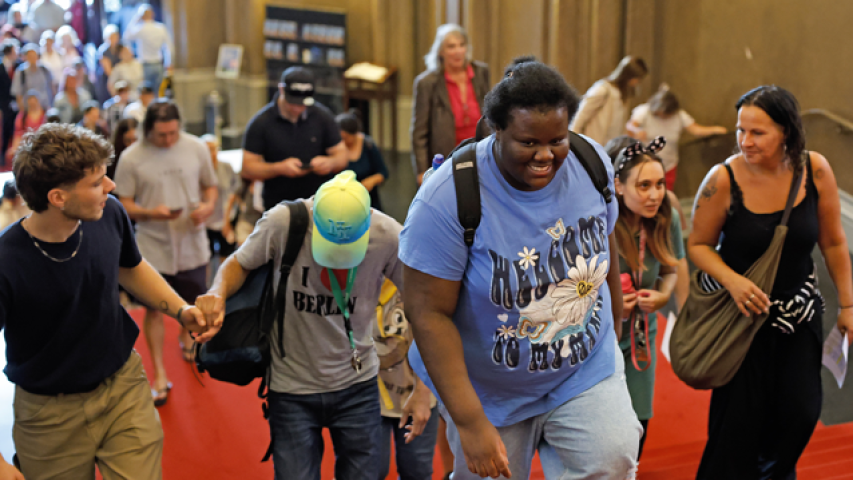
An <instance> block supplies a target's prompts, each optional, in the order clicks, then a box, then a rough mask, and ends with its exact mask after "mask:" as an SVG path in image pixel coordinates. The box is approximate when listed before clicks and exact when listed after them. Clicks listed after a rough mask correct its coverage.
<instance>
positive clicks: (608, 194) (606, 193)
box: [601, 187, 613, 203]
mask: <svg viewBox="0 0 853 480" xmlns="http://www.w3.org/2000/svg"><path fill="white" fill-rule="evenodd" d="M601 194H602V195H604V201H605V202H606V203H610V201H611V200H613V192H611V191H610V187H604V190H602V191H601Z"/></svg>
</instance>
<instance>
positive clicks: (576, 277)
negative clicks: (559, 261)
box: [551, 255, 607, 325]
mask: <svg viewBox="0 0 853 480" xmlns="http://www.w3.org/2000/svg"><path fill="white" fill-rule="evenodd" d="M598 257H599V256H598V255H596V256H594V257H592V258H591V259H589V264H587V263H586V260H584V258H583V257H582V256H580V255H578V256H577V257H575V266H574V267H572V269H571V270H569V278H567V279H565V280H562V281H560V283H558V284H557V288H556V289H555V290H554V293H552V294H551V296H552V297H554V298H556V299H557V300H555V301H554V310H553V312H554V316H555V317H556V321H557V323H559V324H560V325H580V324H582V323H583V321H584V319H585V317H586V316H587V313H589V312H590V308H591V307H592V306H593V305H594V304H595V299H596V298H598V289H599V288H600V287H601V285H602V284H603V283H604V280H605V279H606V278H607V260H603V261H601V263H599V262H598Z"/></svg>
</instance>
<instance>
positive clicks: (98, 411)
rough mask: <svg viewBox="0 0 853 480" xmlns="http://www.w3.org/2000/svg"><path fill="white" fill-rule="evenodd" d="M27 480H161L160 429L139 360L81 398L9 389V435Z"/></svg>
mask: <svg viewBox="0 0 853 480" xmlns="http://www.w3.org/2000/svg"><path fill="white" fill-rule="evenodd" d="M12 436H13V438H14V440H15V449H16V450H17V456H18V460H19V462H20V464H21V473H23V474H24V476H25V477H26V478H27V480H41V479H94V478H95V464H96V463H97V465H98V469H99V470H100V472H101V474H102V475H103V477H104V480H113V479H130V478H133V479H142V480H149V479H158V480H159V479H162V478H163V473H162V468H161V460H162V453H163V429H162V428H161V426H160V417H159V416H158V414H157V411H156V409H155V408H154V402H152V401H151V391H150V390H149V386H148V379H147V378H146V377H145V371H144V370H143V368H142V361H141V359H140V357H139V354H138V353H136V351H133V352H132V353H131V354H130V358H129V359H128V361H127V363H125V364H124V366H123V367H122V368H121V369H120V370H119V371H118V372H116V373H115V374H114V375H113V376H111V377H110V378H108V379H106V380H105V381H104V382H103V383H102V384H101V385H100V386H99V387H98V388H96V389H95V390H93V391H91V392H87V393H78V394H69V395H56V396H46V395H36V394H33V393H29V392H27V391H25V390H24V389H22V388H21V387H16V388H15V425H14V428H13V429H12Z"/></svg>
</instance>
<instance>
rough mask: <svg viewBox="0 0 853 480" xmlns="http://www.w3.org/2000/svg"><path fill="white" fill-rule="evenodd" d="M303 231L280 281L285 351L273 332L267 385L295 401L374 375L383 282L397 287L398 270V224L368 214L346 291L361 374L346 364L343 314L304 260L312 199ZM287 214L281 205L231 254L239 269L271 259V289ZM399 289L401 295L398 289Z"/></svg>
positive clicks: (315, 267) (400, 282)
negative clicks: (366, 235)
mask: <svg viewBox="0 0 853 480" xmlns="http://www.w3.org/2000/svg"><path fill="white" fill-rule="evenodd" d="M305 203H306V206H307V207H308V211H309V223H308V225H309V228H308V231H307V233H306V234H305V240H304V243H303V244H302V249H301V250H300V251H299V256H298V257H297V259H296V263H295V264H294V265H293V269H292V270H291V272H290V277H289V278H288V282H287V296H286V297H285V298H286V307H285V317H284V332H285V336H284V350H285V352H286V354H287V355H286V357H285V358H282V357H281V352H280V351H279V348H278V339H279V333H278V328H277V326H276V327H274V328H273V342H272V345H273V348H272V381H271V385H270V388H271V389H272V390H273V391H275V392H280V393H289V394H296V395H303V394H312V393H325V392H334V391H338V390H343V389H345V388H348V387H350V386H352V385H355V384H356V383H359V382H364V381H367V380H370V379H371V378H374V377H376V375H377V374H378V372H379V359H378V357H377V356H376V349H375V347H374V344H373V324H374V323H375V322H376V306H377V304H378V303H379V292H380V291H381V289H382V284H383V282H384V281H385V278H389V279H391V281H392V282H394V284H395V285H398V286H400V285H403V264H402V262H400V261H399V259H398V258H397V243H398V239H399V236H400V231H401V230H402V228H403V227H402V226H401V225H400V224H399V223H397V221H396V220H394V219H392V218H391V217H389V216H387V215H385V214H384V213H382V212H379V211H377V210H373V211H372V212H373V213H372V217H371V223H370V242H369V244H368V247H367V254H366V256H365V258H364V261H363V262H362V263H361V265H359V267H358V273H357V275H356V278H355V283H354V285H353V290H352V294H351V295H352V300H351V302H350V303H351V305H354V307H351V311H352V314H351V317H350V319H351V321H352V328H353V334H354V337H355V343H356V347H357V348H358V352H359V356H360V357H361V360H362V364H363V368H362V370H361V373H356V371H355V370H354V369H353V368H352V366H351V365H350V359H351V358H352V350H351V349H350V345H349V340H348V339H347V336H346V329H345V328H344V320H343V316H342V315H341V314H340V309H339V308H338V306H337V303H336V302H335V299H334V296H333V294H332V292H331V291H330V290H329V289H327V288H326V287H325V286H323V283H322V281H321V279H320V275H321V272H322V270H323V267H321V266H320V265H318V264H317V263H316V262H315V261H314V257H313V256H312V255H311V235H312V231H311V228H310V226H311V225H312V222H313V220H311V219H310V215H311V214H310V211H311V207H312V205H313V199H309V200H305ZM289 224H290V211H289V210H288V209H287V206H285V205H277V206H275V207H273V208H272V209H270V210H268V211H267V212H266V213H265V214H264V216H263V218H261V220H260V221H259V222H258V224H257V226H256V227H255V231H254V232H252V234H251V235H250V236H249V238H248V239H247V240H246V243H244V244H243V246H242V247H240V249H239V250H237V253H236V259H237V262H239V263H240V265H241V266H242V267H243V268H244V269H246V270H254V269H256V268H258V267H261V266H263V265H264V264H266V263H267V262H268V261H270V260H271V259H275V264H274V265H275V272H276V275H275V279H274V280H275V283H274V285H276V287H277V286H278V277H279V275H278V270H279V268H280V267H281V257H282V255H283V254H284V247H285V244H286V242H287V230H288V226H289ZM401 290H402V289H401Z"/></svg>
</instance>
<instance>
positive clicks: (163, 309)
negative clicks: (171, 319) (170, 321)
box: [160, 300, 169, 313]
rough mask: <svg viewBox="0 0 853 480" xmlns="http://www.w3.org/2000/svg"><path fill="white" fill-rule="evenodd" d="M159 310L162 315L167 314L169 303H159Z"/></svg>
mask: <svg viewBox="0 0 853 480" xmlns="http://www.w3.org/2000/svg"><path fill="white" fill-rule="evenodd" d="M160 310H162V311H163V312H164V313H169V303H168V302H166V301H165V300H163V301H162V302H160Z"/></svg>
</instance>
